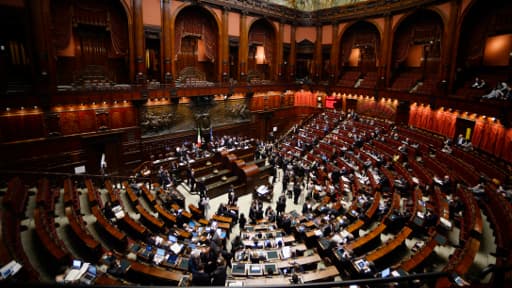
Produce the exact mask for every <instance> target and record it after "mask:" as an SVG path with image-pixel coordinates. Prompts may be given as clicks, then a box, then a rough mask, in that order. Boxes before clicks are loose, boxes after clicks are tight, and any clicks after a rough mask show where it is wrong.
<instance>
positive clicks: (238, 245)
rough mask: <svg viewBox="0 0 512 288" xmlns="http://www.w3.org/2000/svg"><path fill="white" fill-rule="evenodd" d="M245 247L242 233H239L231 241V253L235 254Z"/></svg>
mask: <svg viewBox="0 0 512 288" xmlns="http://www.w3.org/2000/svg"><path fill="white" fill-rule="evenodd" d="M243 248H244V242H243V241H242V238H240V235H237V236H236V237H235V239H233V241H231V254H235V252H237V251H239V250H242V249H243Z"/></svg>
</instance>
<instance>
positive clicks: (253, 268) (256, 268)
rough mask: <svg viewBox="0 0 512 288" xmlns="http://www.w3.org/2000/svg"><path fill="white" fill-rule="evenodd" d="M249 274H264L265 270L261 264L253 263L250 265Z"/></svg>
mask: <svg viewBox="0 0 512 288" xmlns="http://www.w3.org/2000/svg"><path fill="white" fill-rule="evenodd" d="M248 274H249V275H262V274H263V271H262V268H261V265H260V264H251V265H250V267H249V272H248Z"/></svg>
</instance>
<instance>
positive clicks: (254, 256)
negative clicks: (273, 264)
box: [250, 251, 266, 264]
mask: <svg viewBox="0 0 512 288" xmlns="http://www.w3.org/2000/svg"><path fill="white" fill-rule="evenodd" d="M250 260H251V263H252V264H258V263H260V261H261V262H262V261H265V260H266V257H265V255H263V253H259V252H258V251H252V252H251V253H250Z"/></svg>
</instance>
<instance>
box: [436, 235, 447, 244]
mask: <svg viewBox="0 0 512 288" xmlns="http://www.w3.org/2000/svg"><path fill="white" fill-rule="evenodd" d="M434 239H435V240H436V242H437V244H439V245H444V244H446V237H445V236H443V235H441V234H436V236H435V238H434Z"/></svg>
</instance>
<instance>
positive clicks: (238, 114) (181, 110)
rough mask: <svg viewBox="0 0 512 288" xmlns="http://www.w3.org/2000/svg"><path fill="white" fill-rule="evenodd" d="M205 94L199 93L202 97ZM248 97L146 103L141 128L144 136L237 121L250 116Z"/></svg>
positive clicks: (204, 127)
mask: <svg viewBox="0 0 512 288" xmlns="http://www.w3.org/2000/svg"><path fill="white" fill-rule="evenodd" d="M202 97H208V96H200V97H195V98H202ZM247 101H248V100H247V99H245V98H244V99H234V100H230V99H226V100H224V101H213V100H210V101H209V102H208V104H206V100H205V101H204V102H202V103H200V102H201V100H198V101H195V102H191V103H188V104H169V105H158V106H146V107H144V108H143V109H142V114H141V124H140V126H141V129H142V134H143V136H155V135H163V134H168V133H175V132H181V131H190V130H193V129H196V128H197V127H200V128H201V129H202V130H208V129H209V128H210V126H212V127H213V128H215V127H217V126H224V125H229V124H238V123H243V122H247V121H249V120H250V114H251V113H250V111H249V109H248V108H247V107H248V103H247Z"/></svg>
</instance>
